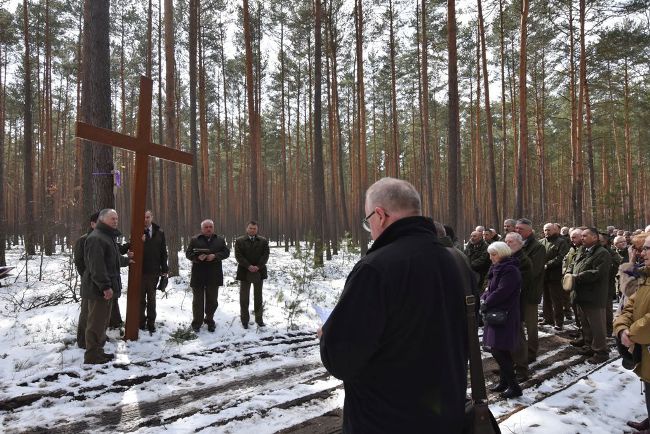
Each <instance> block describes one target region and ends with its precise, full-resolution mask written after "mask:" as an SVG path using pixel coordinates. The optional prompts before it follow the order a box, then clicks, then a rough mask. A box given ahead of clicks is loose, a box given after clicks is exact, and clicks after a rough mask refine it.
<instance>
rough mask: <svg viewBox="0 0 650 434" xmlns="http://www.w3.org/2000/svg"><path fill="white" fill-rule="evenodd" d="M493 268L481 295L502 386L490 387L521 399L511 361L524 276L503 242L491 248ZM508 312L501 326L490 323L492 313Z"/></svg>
mask: <svg viewBox="0 0 650 434" xmlns="http://www.w3.org/2000/svg"><path fill="white" fill-rule="evenodd" d="M487 251H488V253H489V254H490V260H491V261H492V266H491V267H490V271H489V272H488V280H489V283H488V289H487V291H486V292H485V293H483V295H482V296H481V312H482V313H483V317H484V319H483V322H484V324H485V326H484V327H483V345H484V346H485V347H488V348H489V350H490V351H491V352H492V356H493V357H494V359H495V360H496V361H497V363H498V364H499V370H500V377H501V378H500V381H499V384H497V385H496V386H494V387H492V388H490V390H491V391H493V392H503V393H502V394H501V396H502V397H504V398H515V397H517V396H521V387H519V384H518V383H517V379H516V377H515V370H514V365H513V361H512V351H514V350H515V348H516V346H517V344H518V339H519V321H520V319H519V318H520V315H519V294H520V292H521V273H520V272H519V259H517V258H515V257H513V256H512V250H510V247H508V245H507V244H506V243H504V242H501V241H497V242H494V243H492V244H490V245H489V246H488V249H487ZM494 312H505V313H506V318H505V321H503V322H502V323H500V324H495V323H492V324H490V322H491V321H490V319H489V316H490V315H488V314H489V313H494Z"/></svg>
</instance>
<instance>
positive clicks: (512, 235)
mask: <svg viewBox="0 0 650 434" xmlns="http://www.w3.org/2000/svg"><path fill="white" fill-rule="evenodd" d="M508 238H510V239H514V240H515V241H517V242H518V243H519V244H524V239H523V238H522V237H521V235H520V234H519V232H509V233H508V234H507V235H506V240H507V239H508ZM493 244H494V243H493Z"/></svg>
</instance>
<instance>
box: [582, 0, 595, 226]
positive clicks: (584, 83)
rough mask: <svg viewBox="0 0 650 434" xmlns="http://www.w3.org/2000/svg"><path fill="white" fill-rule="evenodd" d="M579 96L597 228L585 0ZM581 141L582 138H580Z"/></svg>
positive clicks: (592, 220) (583, 3) (592, 216)
mask: <svg viewBox="0 0 650 434" xmlns="http://www.w3.org/2000/svg"><path fill="white" fill-rule="evenodd" d="M580 89H581V90H580V95H583V97H584V102H585V111H586V119H585V122H586V130H587V170H588V171H589V205H590V209H591V213H590V217H591V219H590V220H591V225H592V226H595V227H598V218H597V216H596V185H595V184H596V174H595V173H594V146H593V143H592V140H591V103H590V101H589V87H588V84H587V52H586V43H585V0H580ZM581 140H582V138H581Z"/></svg>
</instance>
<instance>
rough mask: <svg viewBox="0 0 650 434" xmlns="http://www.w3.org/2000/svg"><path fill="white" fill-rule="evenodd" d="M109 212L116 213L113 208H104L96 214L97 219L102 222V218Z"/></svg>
mask: <svg viewBox="0 0 650 434" xmlns="http://www.w3.org/2000/svg"><path fill="white" fill-rule="evenodd" d="M111 213H115V214H117V211H115V210H114V209H113V208H104V209H103V210H101V211H100V212H99V215H98V216H97V220H99V221H100V222H103V221H104V219H105V218H106V217H107V216H108V215H109V214H111Z"/></svg>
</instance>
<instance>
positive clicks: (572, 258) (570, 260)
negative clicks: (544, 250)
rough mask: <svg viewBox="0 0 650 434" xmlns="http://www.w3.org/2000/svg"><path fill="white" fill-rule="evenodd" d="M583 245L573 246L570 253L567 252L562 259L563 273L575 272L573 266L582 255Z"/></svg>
mask: <svg viewBox="0 0 650 434" xmlns="http://www.w3.org/2000/svg"><path fill="white" fill-rule="evenodd" d="M582 250H583V249H582V246H578V247H576V246H571V248H570V249H569V253H567V254H566V256H565V257H564V260H563V261H562V274H567V273H573V266H574V265H575V262H576V258H578V256H580V255H582Z"/></svg>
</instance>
